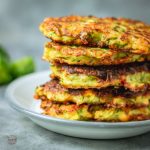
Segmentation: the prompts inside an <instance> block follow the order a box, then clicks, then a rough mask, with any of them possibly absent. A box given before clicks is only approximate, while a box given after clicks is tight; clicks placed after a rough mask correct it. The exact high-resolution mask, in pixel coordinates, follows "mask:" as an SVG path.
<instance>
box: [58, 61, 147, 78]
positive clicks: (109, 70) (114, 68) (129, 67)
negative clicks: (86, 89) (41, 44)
mask: <svg viewBox="0 0 150 150" xmlns="http://www.w3.org/2000/svg"><path fill="white" fill-rule="evenodd" d="M55 65H56V66H58V67H59V68H60V71H66V72H67V73H68V74H86V75H92V76H97V77H99V78H100V79H102V80H111V79H114V78H117V77H119V76H121V75H126V74H135V73H138V72H142V71H144V72H150V62H142V63H130V64H122V65H111V66H95V67H89V66H71V65H65V64H55Z"/></svg>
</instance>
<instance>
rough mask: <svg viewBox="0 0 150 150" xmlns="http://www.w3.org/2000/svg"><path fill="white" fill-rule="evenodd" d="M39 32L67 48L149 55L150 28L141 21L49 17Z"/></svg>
mask: <svg viewBox="0 0 150 150" xmlns="http://www.w3.org/2000/svg"><path fill="white" fill-rule="evenodd" d="M40 31H41V32H42V33H43V34H44V35H45V36H46V37H48V38H50V39H52V40H53V41H55V42H59V43H63V44H67V45H86V46H93V47H105V48H111V49H116V50H118V51H129V52H132V53H138V54H149V53H150V26H149V25H147V24H145V23H143V22H140V21H135V20H130V19H124V18H97V17H90V16H89V17H82V16H68V17H61V18H46V19H45V20H44V21H43V22H42V23H41V25H40Z"/></svg>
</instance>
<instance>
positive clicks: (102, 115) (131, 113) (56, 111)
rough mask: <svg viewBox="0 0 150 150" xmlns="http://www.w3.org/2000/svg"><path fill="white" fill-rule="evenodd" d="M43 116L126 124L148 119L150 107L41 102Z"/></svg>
mask: <svg viewBox="0 0 150 150" xmlns="http://www.w3.org/2000/svg"><path fill="white" fill-rule="evenodd" d="M41 108H42V109H43V114H45V115H49V116H51V117H56V118H62V119H67V120H85V121H106V122H126V121H135V120H147V119H150V106H147V107H140V108H130V107H125V108H113V107H110V108H106V107H104V106H101V105H87V104H83V105H76V104H69V103H68V104H56V103H53V102H50V101H46V100H45V101H42V102H41Z"/></svg>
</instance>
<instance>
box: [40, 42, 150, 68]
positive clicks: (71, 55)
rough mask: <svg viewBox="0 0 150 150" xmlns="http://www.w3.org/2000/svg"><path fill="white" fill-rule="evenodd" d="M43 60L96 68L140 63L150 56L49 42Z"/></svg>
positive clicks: (149, 58)
mask: <svg viewBox="0 0 150 150" xmlns="http://www.w3.org/2000/svg"><path fill="white" fill-rule="evenodd" d="M43 59H44V60H47V61H50V62H52V63H66V64H69V65H89V66H98V65H117V64H124V63H131V62H142V61H146V60H150V54H149V55H144V54H134V53H130V52H122V51H121V52H120V51H116V50H112V49H109V48H91V47H83V46H66V45H62V44H58V43H54V42H49V43H47V44H46V45H45V47H44V55H43Z"/></svg>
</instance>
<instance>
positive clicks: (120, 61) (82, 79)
mask: <svg viewBox="0 0 150 150" xmlns="http://www.w3.org/2000/svg"><path fill="white" fill-rule="evenodd" d="M40 30H41V32H42V33H43V34H44V35H45V36H46V37H47V38H50V39H51V40H52V41H50V42H48V43H46V44H45V48H44V55H43V59H44V60H47V61H48V62H51V64H52V65H51V70H52V74H51V78H52V80H51V81H49V82H47V83H45V84H43V85H41V86H38V87H37V88H36V92H35V98H37V99H41V108H42V109H43V113H44V114H46V115H49V116H53V117H58V118H64V119H70V120H89V121H91V120H95V121H133V120H145V119H149V118H150V26H149V25H147V24H145V23H143V22H141V21H135V20H130V19H124V18H97V17H93V16H87V17H82V16H68V17H61V18H47V19H45V20H44V21H43V22H42V24H41V25H40Z"/></svg>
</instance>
